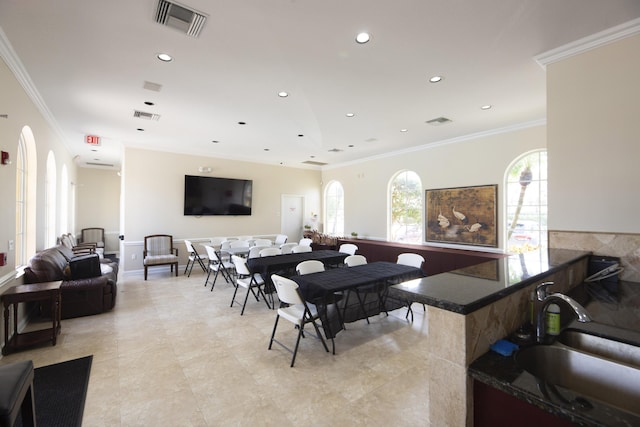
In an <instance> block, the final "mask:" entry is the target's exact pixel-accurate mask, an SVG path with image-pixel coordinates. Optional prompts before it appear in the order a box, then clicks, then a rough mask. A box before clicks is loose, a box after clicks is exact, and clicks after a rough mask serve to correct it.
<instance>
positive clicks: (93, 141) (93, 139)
mask: <svg viewBox="0 0 640 427" xmlns="http://www.w3.org/2000/svg"><path fill="white" fill-rule="evenodd" d="M86 142H87V144H89V145H100V137H99V136H96V135H87V139H86Z"/></svg>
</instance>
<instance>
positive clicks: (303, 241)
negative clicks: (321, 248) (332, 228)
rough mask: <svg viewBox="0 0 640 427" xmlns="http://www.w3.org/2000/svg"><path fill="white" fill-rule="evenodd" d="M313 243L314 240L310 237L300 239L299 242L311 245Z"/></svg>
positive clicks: (302, 244)
mask: <svg viewBox="0 0 640 427" xmlns="http://www.w3.org/2000/svg"><path fill="white" fill-rule="evenodd" d="M311 243H313V240H311V239H309V238H308V237H305V238H302V239H300V242H299V243H298V244H299V245H300V246H311Z"/></svg>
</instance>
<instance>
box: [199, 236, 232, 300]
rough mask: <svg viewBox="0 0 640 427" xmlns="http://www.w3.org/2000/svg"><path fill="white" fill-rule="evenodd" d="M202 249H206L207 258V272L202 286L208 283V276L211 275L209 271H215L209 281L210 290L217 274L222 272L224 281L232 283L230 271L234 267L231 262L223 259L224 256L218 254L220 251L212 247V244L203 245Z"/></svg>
mask: <svg viewBox="0 0 640 427" xmlns="http://www.w3.org/2000/svg"><path fill="white" fill-rule="evenodd" d="M203 246H204V249H205V250H206V251H207V258H209V268H208V270H209V271H208V273H207V278H206V279H205V280H204V286H205V287H206V286H207V284H208V283H209V277H211V272H212V271H214V272H215V276H214V277H213V280H212V281H211V291H213V287H214V286H215V284H216V280H217V279H218V274H222V277H223V278H224V281H225V282H227V283H233V277H232V272H233V269H234V266H233V264H232V263H231V262H230V261H225V260H224V258H222V257H221V256H220V253H219V252H218V251H216V250H215V249H214V247H213V246H210V245H203Z"/></svg>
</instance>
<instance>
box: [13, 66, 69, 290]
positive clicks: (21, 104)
mask: <svg viewBox="0 0 640 427" xmlns="http://www.w3.org/2000/svg"><path fill="white" fill-rule="evenodd" d="M0 88H1V89H0V94H1V95H0V114H7V115H8V118H6V119H5V118H0V149H1V150H2V151H7V152H8V153H9V156H10V159H11V160H12V164H10V165H0V183H1V184H2V185H0V224H2V226H1V227H0V252H6V253H7V255H8V256H7V264H6V265H5V266H4V267H0V286H1V284H2V278H3V277H4V276H6V275H9V276H11V275H14V274H15V252H14V251H12V250H9V244H8V242H9V240H15V237H16V227H15V224H16V215H15V213H16V210H15V200H16V164H17V163H16V157H17V147H18V141H19V138H20V133H21V131H22V129H23V127H24V126H29V127H30V128H31V130H32V132H33V136H34V139H35V145H36V157H37V159H36V161H35V163H32V164H30V165H29V167H30V168H36V169H37V179H36V197H35V200H33V203H35V208H36V236H35V245H33V247H32V251H35V250H41V249H43V248H44V241H45V236H44V227H45V212H44V200H45V176H46V164H47V156H48V154H49V151H53V153H54V155H55V159H56V170H57V171H58V181H57V186H56V187H57V191H56V194H57V199H58V200H57V201H56V206H57V209H58V212H60V209H61V194H62V191H61V190H62V187H61V186H62V182H61V180H60V172H61V171H62V166H63V165H66V166H67V171H68V179H69V181H70V182H71V181H75V180H76V166H75V163H74V162H73V159H72V158H71V156H70V155H69V152H68V150H67V148H66V146H65V145H64V143H63V142H62V140H61V139H60V138H59V136H58V134H57V133H56V132H55V131H54V129H53V128H52V127H51V126H50V125H49V122H47V121H46V120H45V118H44V117H43V115H42V114H41V113H40V110H39V109H38V108H37V107H36V105H35V104H34V103H33V102H32V100H31V98H30V97H29V96H28V95H27V93H26V92H25V90H24V88H23V87H22V86H21V84H20V82H19V81H18V80H17V79H16V78H15V76H14V74H13V72H12V71H11V69H10V68H9V67H8V65H7V63H6V62H5V61H4V60H0ZM68 190H69V195H70V194H71V191H72V188H69V189H68ZM69 200H71V197H69ZM68 209H69V215H71V206H70V205H69V206H68ZM55 227H56V235H60V234H61V233H63V232H66V231H67V230H60V229H59V228H60V225H59V221H58V220H56V224H55ZM32 251H30V252H32ZM28 256H30V254H29V255H28Z"/></svg>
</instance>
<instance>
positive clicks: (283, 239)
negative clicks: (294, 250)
mask: <svg viewBox="0 0 640 427" xmlns="http://www.w3.org/2000/svg"><path fill="white" fill-rule="evenodd" d="M288 238H289V237H288V236H287V235H286V234H278V235H277V236H276V239H275V241H274V242H273V244H274V245H276V246H281V245H284V244H285V243H287V239H288Z"/></svg>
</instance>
